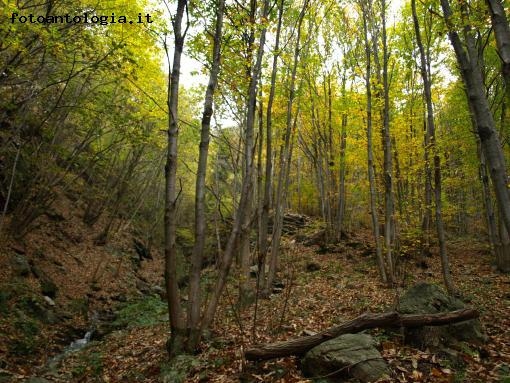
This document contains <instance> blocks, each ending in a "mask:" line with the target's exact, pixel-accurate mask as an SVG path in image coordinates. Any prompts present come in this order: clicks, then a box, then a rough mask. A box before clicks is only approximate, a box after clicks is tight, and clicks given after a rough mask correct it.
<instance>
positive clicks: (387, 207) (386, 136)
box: [374, 0, 395, 283]
mask: <svg viewBox="0 0 510 383" xmlns="http://www.w3.org/2000/svg"><path fill="white" fill-rule="evenodd" d="M381 16H382V48H383V68H382V80H383V92H384V107H383V134H382V136H383V149H384V165H383V166H384V247H385V250H386V267H387V276H388V282H390V283H393V278H394V274H395V271H394V265H393V241H392V234H393V227H394V222H393V220H394V215H393V161H392V157H391V135H390V94H389V92H390V88H389V83H388V58H389V56H388V44H387V39H386V0H381ZM374 54H377V52H374Z"/></svg>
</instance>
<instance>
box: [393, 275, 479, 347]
mask: <svg viewBox="0 0 510 383" xmlns="http://www.w3.org/2000/svg"><path fill="white" fill-rule="evenodd" d="M466 307H467V306H466V304H465V303H464V302H462V301H461V300H460V299H457V298H455V297H452V296H449V295H448V294H447V293H446V292H445V291H444V290H443V289H441V288H440V287H439V286H437V285H434V284H430V283H419V284H417V285H415V286H413V287H411V288H410V289H409V290H407V292H406V293H405V294H404V295H403V296H402V297H401V298H400V302H399V310H398V311H399V312H400V313H402V314H436V313H440V312H448V311H454V310H460V309H463V308H466ZM405 339H406V341H407V342H408V343H410V344H412V345H414V346H417V347H422V348H425V347H439V346H446V345H449V344H452V343H455V342H457V341H471V342H485V341H486V339H487V337H486V335H485V334H484V332H483V330H482V326H481V324H480V321H479V320H478V319H473V320H469V321H464V322H460V323H455V324H451V325H445V326H425V327H421V328H413V329H405Z"/></svg>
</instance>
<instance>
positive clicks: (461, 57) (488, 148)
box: [441, 0, 510, 233]
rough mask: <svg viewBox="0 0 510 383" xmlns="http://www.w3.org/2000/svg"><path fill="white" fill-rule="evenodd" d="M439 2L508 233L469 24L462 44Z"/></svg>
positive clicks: (444, 1) (509, 218) (497, 150)
mask: <svg viewBox="0 0 510 383" xmlns="http://www.w3.org/2000/svg"><path fill="white" fill-rule="evenodd" d="M441 6H442V8H443V13H444V17H445V20H446V25H447V27H448V35H449V37H450V41H451V43H452V46H453V48H454V50H455V55H456V57H457V62H458V64H459V67H460V71H461V74H462V79H463V81H464V85H465V88H466V93H467V94H468V102H469V104H470V107H471V110H472V112H473V114H474V119H475V121H476V128H477V133H478V136H479V137H480V141H481V145H482V150H483V153H484V156H485V158H486V160H487V164H488V166H489V169H490V175H491V179H492V185H493V187H494V192H495V195H496V201H497V204H498V210H499V213H500V217H501V219H502V220H503V222H504V227H505V229H506V231H507V233H508V232H509V231H510V194H509V193H508V188H507V183H508V178H507V173H506V164H505V158H504V155H503V150H502V149H501V143H500V140H499V137H498V135H497V132H496V128H495V123H494V117H493V115H492V113H491V110H490V107H489V102H488V100H487V96H486V93H485V87H484V84H483V77H482V73H481V69H480V65H479V62H478V52H477V50H476V46H475V41H474V37H473V35H472V31H471V29H470V27H469V26H466V27H465V29H464V36H465V41H464V43H465V44H463V42H462V41H461V39H460V36H459V33H458V32H457V31H456V30H455V26H454V24H453V21H452V10H451V7H450V2H449V1H448V0H441ZM464 47H466V48H464Z"/></svg>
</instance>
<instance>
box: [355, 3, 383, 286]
mask: <svg viewBox="0 0 510 383" xmlns="http://www.w3.org/2000/svg"><path fill="white" fill-rule="evenodd" d="M360 5H361V8H362V14H363V32H364V38H365V59H366V73H365V89H366V93H367V157H368V182H369V187H370V214H371V216H372V230H373V233H374V241H375V249H376V257H377V264H378V267H379V274H380V276H381V280H382V281H383V282H384V283H386V282H387V281H388V278H387V275H386V270H385V267H384V258H383V254H382V248H381V240H380V234H379V218H378V214H377V190H376V185H375V164H374V153H373V149H372V147H373V144H372V85H371V78H372V75H371V74H372V65H371V56H372V53H371V50H370V42H369V38H368V18H369V17H370V16H369V13H370V12H371V10H370V9H367V5H366V4H365V3H364V2H360ZM369 5H370V6H371V2H369Z"/></svg>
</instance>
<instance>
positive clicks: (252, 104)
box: [201, 0, 270, 331]
mask: <svg viewBox="0 0 510 383" xmlns="http://www.w3.org/2000/svg"><path fill="white" fill-rule="evenodd" d="M269 9H270V4H269V0H265V1H264V5H263V10H262V19H264V20H265V19H267V17H268V14H269ZM266 30H267V27H266V26H264V27H263V28H262V30H261V32H260V39H259V45H258V49H257V55H256V59H255V65H254V67H253V70H252V73H251V77H250V84H249V88H248V110H247V112H246V130H245V137H246V139H245V148H244V150H245V162H246V164H245V166H246V168H245V172H244V174H243V182H242V186H241V196H240V199H239V205H238V207H237V210H236V213H235V218H234V224H233V227H232V231H231V233H230V236H229V238H228V242H227V245H226V248H225V251H224V253H223V256H222V259H221V262H220V266H219V272H218V278H217V280H216V284H215V286H214V289H213V293H212V296H211V299H210V301H209V304H208V305H207V308H206V311H205V313H204V317H203V320H202V324H201V330H202V331H204V330H205V329H208V328H209V326H210V325H211V323H212V321H213V319H214V316H215V314H216V309H217V307H218V303H219V301H220V297H221V294H222V293H223V289H224V288H225V283H226V282H227V277H228V274H229V272H230V267H231V264H232V258H233V255H234V250H235V247H236V246H235V245H236V243H237V242H238V240H239V238H240V236H241V235H243V233H245V232H248V231H249V229H250V228H249V224H250V222H251V220H250V217H249V214H248V211H251V202H252V201H251V197H252V195H253V173H254V166H253V150H254V147H253V131H254V125H255V112H256V105H257V93H258V92H257V87H258V83H259V76H260V71H261V67H262V56H263V55H264V47H265V42H266Z"/></svg>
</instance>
